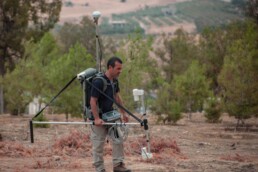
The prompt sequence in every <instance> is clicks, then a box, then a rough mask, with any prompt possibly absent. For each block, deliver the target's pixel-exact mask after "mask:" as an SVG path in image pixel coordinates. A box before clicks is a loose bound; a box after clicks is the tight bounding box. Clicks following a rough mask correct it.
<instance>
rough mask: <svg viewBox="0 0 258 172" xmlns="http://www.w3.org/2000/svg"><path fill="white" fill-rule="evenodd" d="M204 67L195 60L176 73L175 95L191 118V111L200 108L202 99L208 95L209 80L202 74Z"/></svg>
mask: <svg viewBox="0 0 258 172" xmlns="http://www.w3.org/2000/svg"><path fill="white" fill-rule="evenodd" d="M204 72H205V71H204V69H203V68H202V67H201V65H200V64H199V63H198V62H197V61H193V62H192V64H191V65H190V67H189V68H188V69H187V70H186V71H185V72H184V73H183V74H181V75H176V76H175V79H174V82H175V95H176V97H177V98H178V99H179V100H180V102H181V103H182V105H183V107H184V110H186V111H187V112H188V118H189V119H191V116H192V112H193V111H196V110H201V109H202V105H203V103H204V100H205V99H206V98H207V97H209V95H210V90H209V82H208V80H207V78H206V77H205V74H204Z"/></svg>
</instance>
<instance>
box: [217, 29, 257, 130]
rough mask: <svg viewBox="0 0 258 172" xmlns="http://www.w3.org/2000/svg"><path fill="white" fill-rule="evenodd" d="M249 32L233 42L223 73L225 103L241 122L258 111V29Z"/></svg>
mask: <svg viewBox="0 0 258 172" xmlns="http://www.w3.org/2000/svg"><path fill="white" fill-rule="evenodd" d="M250 29H251V28H250ZM253 29H254V28H253ZM248 32H249V33H247V34H246V36H247V37H246V38H247V39H246V40H237V41H235V43H234V44H233V45H232V46H231V48H230V49H229V51H228V55H227V56H226V57H225V62H224V66H223V69H222V71H221V74H220V75H219V82H220V85H221V86H222V87H223V94H222V95H223V100H224V107H225V109H226V111H227V112H228V113H229V115H231V116H234V117H235V118H236V119H237V120H238V122H237V124H239V122H240V121H241V122H242V123H243V124H244V120H245V119H248V118H250V117H251V116H252V115H255V114H257V113H258V111H257V110H258V107H257V102H258V91H257V87H258V73H257V72H258V71H257V69H256V68H255V66H256V65H255V64H257V61H256V59H257V50H256V49H255V48H254V46H257V43H256V45H255V42H252V40H254V38H256V39H257V38H258V37H257V34H256V36H255V32H256V31H254V30H252V29H251V30H249V31H248ZM237 126H238V125H237Z"/></svg>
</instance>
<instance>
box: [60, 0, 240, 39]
mask: <svg viewBox="0 0 258 172" xmlns="http://www.w3.org/2000/svg"><path fill="white" fill-rule="evenodd" d="M68 2H69V3H68ZM96 10H97V11H100V12H101V14H102V16H101V18H100V26H101V32H102V33H103V34H113V33H121V34H123V33H130V32H133V31H135V30H137V29H138V30H141V31H142V32H145V33H146V34H160V33H163V32H164V33H173V32H174V31H175V30H176V29H178V28H183V29H184V30H186V31H188V32H190V33H192V32H196V31H197V32H198V31H201V30H202V29H203V28H204V27H206V26H223V25H225V24H228V23H230V22H232V21H236V20H243V18H244V17H243V14H242V13H241V10H240V9H239V8H237V7H236V6H234V5H232V4H231V3H230V2H225V1H221V0H216V1H214V0H172V1H171V0H149V1H147V0H141V1H136V0H127V1H126V2H121V1H119V0H110V1H105V0H95V1H92V0H88V1H85V0H70V1H64V5H63V8H62V11H61V15H60V23H64V22H79V21H80V19H81V18H82V16H89V17H90V18H91V14H92V12H93V11H96Z"/></svg>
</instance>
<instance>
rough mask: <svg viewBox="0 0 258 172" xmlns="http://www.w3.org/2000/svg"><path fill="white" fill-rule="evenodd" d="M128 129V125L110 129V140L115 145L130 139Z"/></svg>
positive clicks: (114, 126)
mask: <svg viewBox="0 0 258 172" xmlns="http://www.w3.org/2000/svg"><path fill="white" fill-rule="evenodd" d="M128 131H129V130H128V127H127V126H126V125H117V124H115V125H113V126H112V127H110V128H109V129H108V138H109V139H110V140H112V141H113V143H115V144H120V143H122V142H124V141H125V140H126V139H127V137H128Z"/></svg>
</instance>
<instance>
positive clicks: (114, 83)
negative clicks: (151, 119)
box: [90, 57, 131, 172]
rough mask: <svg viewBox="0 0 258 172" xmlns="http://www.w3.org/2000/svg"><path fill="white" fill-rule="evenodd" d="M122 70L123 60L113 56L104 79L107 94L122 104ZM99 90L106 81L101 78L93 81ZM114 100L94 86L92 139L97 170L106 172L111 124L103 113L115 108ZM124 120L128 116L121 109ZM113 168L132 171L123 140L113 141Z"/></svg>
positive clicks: (121, 171)
mask: <svg viewBox="0 0 258 172" xmlns="http://www.w3.org/2000/svg"><path fill="white" fill-rule="evenodd" d="M121 72H122V60H121V59H120V58H118V57H112V58H110V59H109V60H108V62H107V71H106V72H105V74H104V79H105V80H106V81H107V88H106V90H105V94H106V95H108V96H109V97H110V98H112V99H114V100H115V101H116V102H117V103H118V104H120V105H123V104H122V100H121V97H120V95H119V85H118V80H117V78H118V76H119V75H120V73H121ZM92 84H93V85H94V86H95V87H97V88H98V89H99V90H103V86H104V83H103V81H102V80H101V79H96V80H94V81H93V83H92ZM113 104H114V103H113V102H112V101H111V100H110V99H108V98H107V97H105V96H104V95H103V94H101V93H100V92H99V91H98V90H97V89H95V88H94V87H92V90H91V98H90V106H91V111H92V114H93V116H94V124H95V125H93V126H92V132H91V140H92V148H93V159H94V163H93V164H94V166H95V168H96V171H97V172H105V168H104V159H103V149H104V143H105V139H106V136H107V133H108V129H109V127H110V126H108V125H104V124H105V121H103V119H102V114H104V113H106V112H110V111H112V110H113ZM120 112H121V114H122V120H123V122H128V116H127V115H126V114H125V111H124V110H123V109H120ZM112 146H113V152H112V155H113V170H114V172H131V170H129V169H127V168H126V167H125V165H124V162H123V161H124V152H123V149H124V148H123V142H120V143H114V142H113V145H112Z"/></svg>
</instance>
